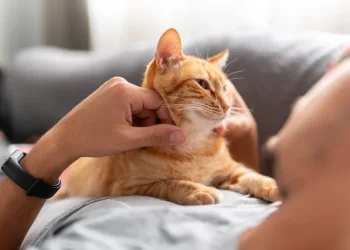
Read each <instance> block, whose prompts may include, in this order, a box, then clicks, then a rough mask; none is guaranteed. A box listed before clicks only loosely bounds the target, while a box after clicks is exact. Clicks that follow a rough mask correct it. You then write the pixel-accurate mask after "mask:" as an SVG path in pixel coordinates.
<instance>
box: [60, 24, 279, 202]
mask: <svg viewBox="0 0 350 250" xmlns="http://www.w3.org/2000/svg"><path fill="white" fill-rule="evenodd" d="M227 58H228V51H227V50H225V51H223V52H221V53H220V54H218V55H216V56H214V57H211V58H209V59H208V60H203V59H199V58H196V57H192V56H185V55H184V54H183V52H182V45H181V40H180V36H179V34H178V33H177V31H176V30H174V29H169V30H167V31H166V32H165V33H164V34H163V36H162V37H161V38H160V40H159V43H158V47H157V51H156V53H155V58H154V59H153V60H152V61H151V62H150V64H149V65H148V67H147V70H146V73H145V78H144V81H143V84H142V86H143V87H145V88H149V89H154V90H156V91H157V92H158V93H159V94H160V95H161V96H162V97H163V98H164V102H165V104H166V107H168V109H169V112H170V114H171V116H172V118H173V120H174V122H175V123H176V124H177V125H178V126H180V127H182V128H183V129H184V130H185V131H186V133H187V141H186V142H185V143H184V144H182V145H179V146H168V147H160V148H155V147H148V148H143V149H141V150H140V151H137V152H134V151H132V152H126V153H124V154H118V155H113V156H109V157H101V158H81V159H79V160H78V161H76V162H75V163H73V164H72V165H71V166H70V167H69V169H68V176H67V190H66V193H65V194H64V193H61V194H59V195H58V196H61V197H63V196H65V195H68V196H89V197H100V196H121V195H146V196H153V197H157V198H161V199H165V200H168V201H172V202H176V203H178V204H184V205H199V204H215V203H219V202H220V201H221V196H220V193H219V192H218V190H217V189H216V188H220V189H228V190H232V191H236V192H239V193H242V194H252V195H254V196H256V197H259V198H262V199H265V200H268V201H275V200H277V199H278V198H279V196H278V189H277V186H276V182H275V181H274V180H273V179H271V178H269V177H266V176H263V175H260V174H258V173H256V172H254V171H253V170H250V169H248V168H247V167H245V166H243V165H242V164H240V163H238V162H236V161H234V160H233V159H232V158H231V156H230V153H229V150H228V148H227V146H226V142H225V139H224V138H222V137H220V136H218V135H217V134H216V133H215V132H213V129H214V128H215V127H217V126H218V125H220V124H222V122H223V121H224V120H225V119H226V118H227V117H228V116H229V114H230V112H231V105H232V98H233V97H232V96H231V95H232V93H231V92H230V91H229V90H230V86H231V84H232V83H231V82H230V81H229V80H228V78H227V76H226V75H225V73H224V72H223V71H222V70H221V68H222V67H223V66H224V65H225V64H226V60H227Z"/></svg>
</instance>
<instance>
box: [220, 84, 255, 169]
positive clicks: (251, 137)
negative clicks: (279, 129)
mask: <svg viewBox="0 0 350 250" xmlns="http://www.w3.org/2000/svg"><path fill="white" fill-rule="evenodd" d="M228 87H229V88H228V94H229V96H228V98H229V99H230V101H231V103H232V108H231V116H230V117H229V118H228V119H226V121H225V122H224V124H222V125H221V126H219V127H218V128H216V129H215V131H216V133H217V134H218V135H221V136H224V137H225V138H226V140H227V141H228V142H230V143H229V150H230V153H231V155H232V157H233V159H235V160H236V161H239V162H241V163H243V164H245V165H246V166H248V167H250V168H251V169H254V170H256V171H258V172H259V171H260V169H259V161H258V158H259V157H258V138H257V125H256V122H255V120H254V117H253V116H252V114H251V112H250V110H249V109H248V107H247V105H246V104H245V102H244V100H243V98H242V97H241V95H240V94H239V93H238V91H237V89H236V88H235V87H234V85H233V84H230V85H229V86H228Z"/></svg>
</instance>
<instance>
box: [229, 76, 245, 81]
mask: <svg viewBox="0 0 350 250" xmlns="http://www.w3.org/2000/svg"><path fill="white" fill-rule="evenodd" d="M229 79H230V81H232V80H245V78H244V77H236V78H229Z"/></svg>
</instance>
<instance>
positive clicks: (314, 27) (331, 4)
mask: <svg viewBox="0 0 350 250" xmlns="http://www.w3.org/2000/svg"><path fill="white" fill-rule="evenodd" d="M169 27H175V28H177V29H178V30H179V31H180V33H181V35H182V37H183V38H184V43H186V42H187V43H188V42H190V41H191V40H194V39H196V40H197V41H198V40H200V38H201V37H206V36H209V35H217V34H230V30H233V29H234V28H235V29H237V28H238V29H242V32H243V31H244V30H246V29H269V30H271V29H276V30H288V31H290V30H291V31H305V30H307V31H324V32H331V33H346V34H350V1H349V0H294V1H290V0H245V1H238V0H215V1H212V0H191V1H189V0H188V1H186V0H179V1H160V0H147V1H145V0H114V1H107V0H106V1H101V0H50V1H48V0H30V1H23V0H0V67H3V68H4V67H6V65H8V64H9V63H10V62H11V60H12V59H13V57H14V55H15V54H16V53H17V52H18V51H19V50H21V49H23V48H26V47H31V46H39V45H53V46H58V47H62V48H68V49H78V50H93V51H110V50H113V51H116V50H124V49H126V48H130V47H132V46H141V44H142V45H144V44H155V43H156V41H157V39H158V38H159V36H160V35H161V34H162V32H163V31H165V30H166V29H167V28H169ZM230 35H232V34H230ZM233 35H234V34H233Z"/></svg>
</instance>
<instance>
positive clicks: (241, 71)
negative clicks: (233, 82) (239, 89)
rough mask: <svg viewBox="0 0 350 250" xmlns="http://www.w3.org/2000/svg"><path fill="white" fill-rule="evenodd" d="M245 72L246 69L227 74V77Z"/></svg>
mask: <svg viewBox="0 0 350 250" xmlns="http://www.w3.org/2000/svg"><path fill="white" fill-rule="evenodd" d="M243 72H245V69H242V70H237V71H234V72H231V73H229V74H226V76H227V77H229V76H230V75H235V74H238V73H243Z"/></svg>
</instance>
